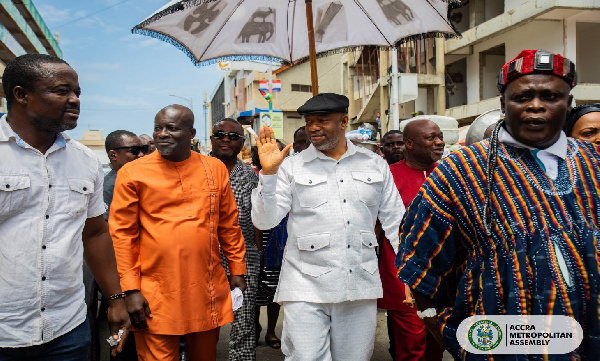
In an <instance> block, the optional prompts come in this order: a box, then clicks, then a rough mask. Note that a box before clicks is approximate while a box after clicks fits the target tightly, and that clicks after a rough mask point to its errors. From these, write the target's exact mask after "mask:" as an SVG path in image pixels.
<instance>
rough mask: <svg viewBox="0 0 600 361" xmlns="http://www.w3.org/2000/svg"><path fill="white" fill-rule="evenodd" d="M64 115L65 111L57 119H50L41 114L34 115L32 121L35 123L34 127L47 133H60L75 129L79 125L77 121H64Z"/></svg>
mask: <svg viewBox="0 0 600 361" xmlns="http://www.w3.org/2000/svg"><path fill="white" fill-rule="evenodd" d="M63 116H64V112H63V114H61V117H59V118H57V119H48V118H45V117H41V116H34V117H33V118H32V119H31V123H32V124H33V127H34V128H35V129H36V130H38V131H41V132H46V133H60V132H64V131H66V130H72V129H75V127H77V122H75V123H74V124H68V123H64V122H63V121H62V120H61V119H62V118H63Z"/></svg>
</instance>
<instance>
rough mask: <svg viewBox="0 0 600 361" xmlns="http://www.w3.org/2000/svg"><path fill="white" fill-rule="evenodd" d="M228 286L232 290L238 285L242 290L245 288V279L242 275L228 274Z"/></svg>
mask: <svg viewBox="0 0 600 361" xmlns="http://www.w3.org/2000/svg"><path fill="white" fill-rule="evenodd" d="M229 287H231V289H232V290H233V289H234V288H236V287H238V288H239V289H240V290H242V292H244V291H245V290H246V279H245V278H244V276H229Z"/></svg>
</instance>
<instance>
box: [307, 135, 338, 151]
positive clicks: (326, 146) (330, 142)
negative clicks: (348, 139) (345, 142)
mask: <svg viewBox="0 0 600 361" xmlns="http://www.w3.org/2000/svg"><path fill="white" fill-rule="evenodd" d="M339 144H340V139H339V138H329V139H325V140H324V141H323V142H322V143H321V144H319V145H317V144H315V143H313V146H314V147H315V148H316V149H317V150H320V151H324V150H332V149H334V148H335V147H337V146H338V145H339Z"/></svg>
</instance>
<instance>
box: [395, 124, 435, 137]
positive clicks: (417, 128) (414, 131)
mask: <svg viewBox="0 0 600 361" xmlns="http://www.w3.org/2000/svg"><path fill="white" fill-rule="evenodd" d="M429 127H437V129H438V130H439V129H440V127H439V126H438V125H437V124H435V123H434V122H432V121H431V120H429V119H418V120H413V121H412V122H410V123H408V124H406V126H405V127H404V131H403V132H402V133H403V134H404V138H405V139H406V138H410V139H413V138H414V137H416V136H418V135H419V133H420V132H421V131H422V130H423V129H424V128H429Z"/></svg>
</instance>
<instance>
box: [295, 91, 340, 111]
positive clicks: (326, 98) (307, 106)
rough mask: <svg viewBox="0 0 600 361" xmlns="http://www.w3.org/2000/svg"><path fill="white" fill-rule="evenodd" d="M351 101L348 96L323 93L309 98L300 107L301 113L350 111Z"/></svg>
mask: <svg viewBox="0 0 600 361" xmlns="http://www.w3.org/2000/svg"><path fill="white" fill-rule="evenodd" d="M349 104H350V101H349V100H348V98H347V97H345V96H343V95H339V94H335V93H321V94H317V95H315V96H314V97H312V98H310V99H308V100H307V101H306V103H304V105H303V106H301V107H300V108H298V113H300V115H306V114H329V113H348V105H349Z"/></svg>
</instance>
